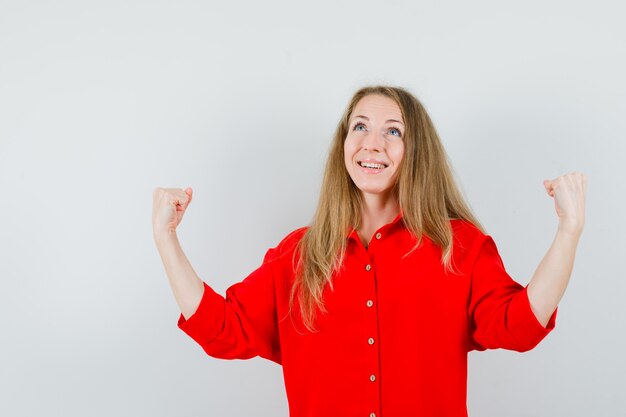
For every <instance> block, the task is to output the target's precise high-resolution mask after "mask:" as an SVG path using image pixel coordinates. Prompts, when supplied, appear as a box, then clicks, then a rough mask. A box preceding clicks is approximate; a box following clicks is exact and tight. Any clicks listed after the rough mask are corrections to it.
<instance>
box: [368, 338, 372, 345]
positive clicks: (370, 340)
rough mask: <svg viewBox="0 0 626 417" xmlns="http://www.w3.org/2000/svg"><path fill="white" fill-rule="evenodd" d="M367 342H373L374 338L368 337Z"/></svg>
mask: <svg viewBox="0 0 626 417" xmlns="http://www.w3.org/2000/svg"><path fill="white" fill-rule="evenodd" d="M367 343H369V344H370V345H373V344H374V338H373V337H370V338H369V339H367Z"/></svg>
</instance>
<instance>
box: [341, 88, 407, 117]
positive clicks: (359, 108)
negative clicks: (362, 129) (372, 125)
mask: <svg viewBox="0 0 626 417" xmlns="http://www.w3.org/2000/svg"><path fill="white" fill-rule="evenodd" d="M357 117H362V118H365V119H367V120H369V119H375V120H377V121H382V122H387V121H390V120H391V121H398V122H403V118H402V111H401V110H400V107H399V106H398V104H397V103H396V102H395V101H394V100H393V99H391V98H389V97H386V96H383V95H379V94H370V95H367V96H365V97H363V98H362V99H360V100H359V101H358V103H357V104H356V106H354V109H353V111H352V114H351V115H350V119H351V120H352V119H356V118H357Z"/></svg>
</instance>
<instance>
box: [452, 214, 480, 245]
mask: <svg viewBox="0 0 626 417" xmlns="http://www.w3.org/2000/svg"><path fill="white" fill-rule="evenodd" d="M450 225H451V226H452V232H453V234H454V237H455V239H456V240H457V241H460V242H462V243H463V244H464V246H469V245H471V244H472V243H474V244H478V245H480V244H481V243H482V242H483V241H484V240H485V239H487V238H488V235H486V234H485V233H483V232H482V230H481V229H479V228H478V227H477V226H476V225H475V224H474V223H472V222H470V221H468V220H465V219H450Z"/></svg>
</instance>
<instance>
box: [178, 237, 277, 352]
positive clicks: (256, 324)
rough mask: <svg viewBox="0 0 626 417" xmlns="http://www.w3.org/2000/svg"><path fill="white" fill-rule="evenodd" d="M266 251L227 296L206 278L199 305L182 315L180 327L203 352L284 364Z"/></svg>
mask: <svg viewBox="0 0 626 417" xmlns="http://www.w3.org/2000/svg"><path fill="white" fill-rule="evenodd" d="M275 251H276V250H275V249H270V250H268V251H267V253H266V255H265V258H264V261H263V264H262V265H261V266H260V267H259V268H257V269H256V270H255V271H253V272H252V273H251V274H250V275H248V276H247V277H246V278H245V279H244V280H243V281H241V282H238V283H236V284H234V285H232V286H230V287H229V288H228V289H227V290H226V296H225V297H223V296H222V295H220V294H218V293H216V292H215V291H214V290H213V289H212V288H211V287H210V286H208V285H207V284H206V282H204V281H203V285H204V293H203V295H202V299H201V300H200V304H199V305H198V308H197V309H196V311H195V312H194V314H192V315H191V316H190V317H189V318H188V319H187V320H185V317H184V316H183V315H182V314H181V315H180V317H179V319H178V327H179V328H180V329H181V330H182V331H184V332H185V333H186V334H187V335H189V336H190V337H191V338H192V339H193V340H194V341H196V343H198V344H199V345H200V346H201V347H202V349H204V351H205V352H206V353H207V354H208V355H209V356H212V357H215V358H219V359H249V358H253V357H255V356H261V357H263V358H266V359H269V360H272V361H274V362H276V363H279V364H280V363H281V354H280V344H279V340H278V320H277V314H276V299H275V292H274V276H273V275H274V274H273V268H272V258H273V255H274V253H275Z"/></svg>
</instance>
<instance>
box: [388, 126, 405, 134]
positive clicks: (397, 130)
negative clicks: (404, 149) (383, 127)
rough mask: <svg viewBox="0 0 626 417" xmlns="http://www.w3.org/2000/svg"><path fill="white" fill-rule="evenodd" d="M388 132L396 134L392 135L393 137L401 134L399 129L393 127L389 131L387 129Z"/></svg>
mask: <svg viewBox="0 0 626 417" xmlns="http://www.w3.org/2000/svg"><path fill="white" fill-rule="evenodd" d="M389 131H390V132H396V133H392V134H393V135H395V136H402V132H400V130H399V129H396V128H395V127H392V128H391V129H389Z"/></svg>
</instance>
